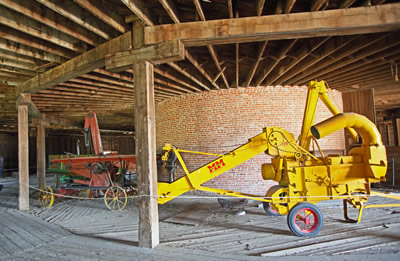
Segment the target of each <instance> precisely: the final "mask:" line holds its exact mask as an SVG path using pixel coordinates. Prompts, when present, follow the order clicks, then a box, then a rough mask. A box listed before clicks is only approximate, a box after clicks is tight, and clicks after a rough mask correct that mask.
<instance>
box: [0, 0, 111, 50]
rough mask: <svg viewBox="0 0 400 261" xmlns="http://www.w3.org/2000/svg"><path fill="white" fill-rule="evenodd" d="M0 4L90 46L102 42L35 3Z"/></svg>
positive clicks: (11, 1) (14, 0) (22, 0)
mask: <svg viewBox="0 0 400 261" xmlns="http://www.w3.org/2000/svg"><path fill="white" fill-rule="evenodd" d="M0 4H2V5H4V6H5V7H7V8H9V9H12V10H14V11H16V12H19V13H21V14H23V15H26V16H28V17H29V18H31V19H34V20H36V21H38V22H40V23H42V24H45V25H47V26H49V27H51V28H53V29H56V30H59V31H61V32H64V33H65V34H68V35H70V36H72V37H75V38H76V39H80V40H81V41H83V42H86V43H88V44H90V45H93V46H97V45H99V44H101V43H103V42H104V40H103V39H102V38H99V37H98V36H97V35H95V34H93V33H91V32H90V31H87V30H86V29H84V28H82V27H80V26H76V23H74V22H72V21H71V20H68V19H66V18H64V17H60V16H58V15H56V13H55V12H53V11H52V10H50V9H47V8H42V7H41V6H40V4H38V3H37V2H36V1H26V0H2V1H0Z"/></svg>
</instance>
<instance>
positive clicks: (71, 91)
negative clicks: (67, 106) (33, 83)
mask: <svg viewBox="0 0 400 261" xmlns="http://www.w3.org/2000/svg"><path fill="white" fill-rule="evenodd" d="M71 86H73V84H68V83H64V84H63V85H60V86H59V87H58V86H57V87H56V88H52V89H47V90H44V91H41V92H40V93H39V94H40V95H42V94H44V95H46V94H54V95H60V96H62V97H63V98H64V99H68V98H72V99H73V98H74V97H77V98H78V97H79V98H89V99H92V98H94V99H111V98H118V99H127V98H129V95H126V94H118V93H116V92H114V93H112V92H104V91H99V90H96V91H93V90H88V89H82V88H70V87H71ZM68 87H69V88H68Z"/></svg>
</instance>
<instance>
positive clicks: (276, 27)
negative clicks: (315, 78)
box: [145, 3, 400, 47]
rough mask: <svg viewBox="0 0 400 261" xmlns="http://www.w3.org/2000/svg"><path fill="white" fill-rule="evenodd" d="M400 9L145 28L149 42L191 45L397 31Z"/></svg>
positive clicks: (391, 6)
mask: <svg viewBox="0 0 400 261" xmlns="http://www.w3.org/2000/svg"><path fill="white" fill-rule="evenodd" d="M399 12H400V4H398V3H396V4H387V5H379V6H373V7H358V8H351V9H345V10H343V9H338V10H328V11H323V12H313V13H312V15H311V14H310V13H294V14H288V15H286V16H261V17H246V18H238V19H222V20H212V21H206V22H192V23H182V24H179V25H176V24H168V25H158V26H151V27H146V28H145V44H154V43H157V42H162V41H168V40H171V39H180V40H182V42H183V43H184V44H185V46H186V47H190V46H204V45H209V44H229V43H237V42H252V41H260V40H274V39H296V38H297V39H298V38H307V37H319V36H330V35H349V34H363V33H373V32H385V31H393V30H396V29H399V28H400V17H399V16H398V15H396V14H397V13H399ZM338 17H341V19H337V18H338ZM226 28H230V30H226ZM272 32H273V33H272Z"/></svg>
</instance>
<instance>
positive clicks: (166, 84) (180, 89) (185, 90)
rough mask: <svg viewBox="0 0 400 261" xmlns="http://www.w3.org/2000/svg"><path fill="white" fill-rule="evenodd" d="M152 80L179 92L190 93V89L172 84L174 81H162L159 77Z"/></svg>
mask: <svg viewBox="0 0 400 261" xmlns="http://www.w3.org/2000/svg"><path fill="white" fill-rule="evenodd" d="M154 82H155V83H159V84H162V85H164V86H167V87H168V88H171V89H173V90H177V91H181V93H191V92H192V91H190V90H188V89H186V88H183V87H181V86H179V85H177V84H174V83H171V82H167V81H164V80H162V79H159V78H154Z"/></svg>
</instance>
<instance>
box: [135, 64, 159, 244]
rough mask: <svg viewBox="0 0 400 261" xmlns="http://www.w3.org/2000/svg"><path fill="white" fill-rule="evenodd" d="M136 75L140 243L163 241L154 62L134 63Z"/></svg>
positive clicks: (136, 139)
mask: <svg viewBox="0 0 400 261" xmlns="http://www.w3.org/2000/svg"><path fill="white" fill-rule="evenodd" d="M133 69H134V76H135V111H136V117H135V133H136V135H135V141H136V172H137V173H138V189H139V247H146V248H154V247H156V246H157V245H158V244H159V227H158V205H157V204H158V203H157V164H156V138H155V137H156V132H155V124H156V123H155V107H154V73H153V65H152V64H151V63H149V62H141V63H137V64H134V65H133Z"/></svg>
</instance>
